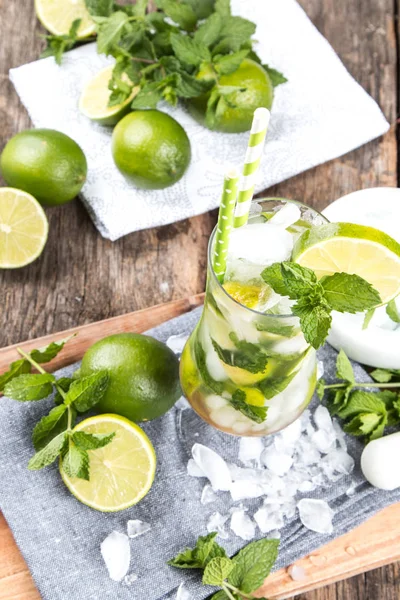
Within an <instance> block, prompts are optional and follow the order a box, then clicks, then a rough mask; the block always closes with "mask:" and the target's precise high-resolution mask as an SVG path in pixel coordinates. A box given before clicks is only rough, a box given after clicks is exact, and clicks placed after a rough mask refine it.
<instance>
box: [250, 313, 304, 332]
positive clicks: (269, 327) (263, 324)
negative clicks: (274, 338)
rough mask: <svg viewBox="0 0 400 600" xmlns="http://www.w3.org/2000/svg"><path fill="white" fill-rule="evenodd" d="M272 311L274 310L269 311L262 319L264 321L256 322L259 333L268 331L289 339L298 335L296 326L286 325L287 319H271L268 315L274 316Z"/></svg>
mask: <svg viewBox="0 0 400 600" xmlns="http://www.w3.org/2000/svg"><path fill="white" fill-rule="evenodd" d="M270 311H271V312H270ZM272 311H273V308H272V309H269V311H266V313H265V314H264V316H263V317H262V320H260V321H258V322H257V321H256V322H255V326H256V329H257V331H266V332H268V333H272V334H274V335H280V336H282V337H287V338H291V337H293V336H295V335H297V333H298V327H295V326H294V325H286V324H285V323H287V321H286V320H285V319H282V318H281V317H280V316H278V317H277V318H274V317H273V316H271V317H270V318H269V317H268V314H271V315H273V314H274V313H273V312H272ZM276 314H277V315H279V312H277V313H276Z"/></svg>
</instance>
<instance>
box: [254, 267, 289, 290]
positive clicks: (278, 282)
mask: <svg viewBox="0 0 400 600" xmlns="http://www.w3.org/2000/svg"><path fill="white" fill-rule="evenodd" d="M261 277H262V279H263V280H264V281H265V283H266V284H267V285H269V286H270V287H272V289H273V290H274V292H276V293H277V294H280V295H281V296H287V295H288V289H287V287H286V283H285V280H284V278H283V274H282V269H281V263H274V264H273V265H271V266H270V267H267V268H266V269H264V271H263V272H262V273H261Z"/></svg>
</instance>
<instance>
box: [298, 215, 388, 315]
mask: <svg viewBox="0 0 400 600" xmlns="http://www.w3.org/2000/svg"><path fill="white" fill-rule="evenodd" d="M293 260H294V261H295V262H297V263H299V264H300V265H302V266H304V267H309V268H310V269H312V270H313V271H315V273H316V275H317V277H318V278H321V277H323V276H324V275H333V273H349V274H356V275H359V276H360V277H363V278H364V279H366V280H367V281H368V282H369V283H371V284H372V285H373V286H374V288H375V289H376V290H377V291H378V292H379V294H380V296H381V299H382V302H383V303H384V304H386V303H387V302H389V301H390V300H392V299H393V298H395V297H396V296H397V295H398V294H399V293H400V244H399V243H398V242H396V241H395V240H394V239H393V238H392V237H390V236H389V235H387V234H386V233H384V232H383V231H380V230H378V229H374V228H373V227H367V226H365V225H355V224H352V223H328V224H326V225H321V226H320V227H313V228H312V229H310V230H308V231H306V232H305V233H303V235H301V236H300V238H299V239H298V240H297V242H296V244H295V246H294V249H293Z"/></svg>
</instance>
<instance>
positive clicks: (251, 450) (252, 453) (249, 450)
mask: <svg viewBox="0 0 400 600" xmlns="http://www.w3.org/2000/svg"><path fill="white" fill-rule="evenodd" d="M263 450H264V444H263V442H262V439H261V438H259V437H242V438H240V442H239V460H240V462H242V463H243V464H244V465H246V466H247V467H254V466H256V467H259V466H260V456H261V452H262V451H263Z"/></svg>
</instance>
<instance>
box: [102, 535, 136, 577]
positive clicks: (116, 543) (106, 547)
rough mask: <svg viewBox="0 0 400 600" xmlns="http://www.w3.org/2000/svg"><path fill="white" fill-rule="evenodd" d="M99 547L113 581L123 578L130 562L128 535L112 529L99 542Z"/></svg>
mask: <svg viewBox="0 0 400 600" xmlns="http://www.w3.org/2000/svg"><path fill="white" fill-rule="evenodd" d="M100 549H101V555H102V557H103V560H104V562H105V563H106V567H107V570H108V574H109V575H110V578H111V579H113V580H114V581H121V580H122V579H124V577H125V575H126V574H127V573H128V570H129V563H130V562H131V548H130V545H129V538H128V536H127V535H125V534H124V533H120V532H119V531H112V532H111V533H110V534H109V535H108V536H107V537H106V539H105V540H104V541H103V542H102V543H101V546H100Z"/></svg>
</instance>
